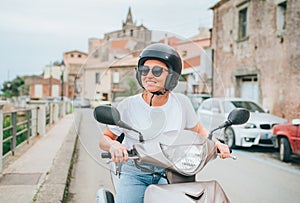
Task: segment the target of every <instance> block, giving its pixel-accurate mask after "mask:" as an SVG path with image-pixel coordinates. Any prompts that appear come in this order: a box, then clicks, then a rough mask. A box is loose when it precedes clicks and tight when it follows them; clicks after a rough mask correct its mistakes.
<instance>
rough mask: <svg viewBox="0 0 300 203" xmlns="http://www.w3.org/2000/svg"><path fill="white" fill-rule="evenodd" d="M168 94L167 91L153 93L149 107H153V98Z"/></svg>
mask: <svg viewBox="0 0 300 203" xmlns="http://www.w3.org/2000/svg"><path fill="white" fill-rule="evenodd" d="M167 92H168V91H167V90H164V91H156V92H151V94H152V96H151V98H150V104H149V105H150V106H152V100H153V97H154V96H155V95H164V94H166V93H167Z"/></svg>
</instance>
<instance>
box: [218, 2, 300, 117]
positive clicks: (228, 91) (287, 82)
mask: <svg viewBox="0 0 300 203" xmlns="http://www.w3.org/2000/svg"><path fill="white" fill-rule="evenodd" d="M212 10H213V12H214V22H213V29H212V49H213V59H214V62H213V66H214V68H213V96H215V97H219V96H226V97H242V98H247V99H252V100H254V101H256V102H258V103H259V104H261V105H262V106H263V107H264V108H267V109H269V110H270V112H271V113H274V114H276V115H278V116H281V117H284V118H288V119H292V118H296V117H298V118H299V117H300V94H298V93H299V92H300V48H299V44H300V31H299V27H300V12H299V10H300V2H299V1H297V0H221V1H219V2H218V3H217V4H216V5H215V6H213V7H212Z"/></svg>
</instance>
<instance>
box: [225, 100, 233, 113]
mask: <svg viewBox="0 0 300 203" xmlns="http://www.w3.org/2000/svg"><path fill="white" fill-rule="evenodd" d="M222 105H223V108H224V112H225V113H229V112H231V111H232V110H233V109H235V108H236V107H235V106H234V104H233V103H232V102H230V101H223V102H222Z"/></svg>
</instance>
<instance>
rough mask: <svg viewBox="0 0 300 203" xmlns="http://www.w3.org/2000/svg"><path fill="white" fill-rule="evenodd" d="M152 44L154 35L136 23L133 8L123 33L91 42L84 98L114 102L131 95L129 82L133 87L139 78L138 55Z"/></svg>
mask: <svg viewBox="0 0 300 203" xmlns="http://www.w3.org/2000/svg"><path fill="white" fill-rule="evenodd" d="M150 43H151V31H150V30H148V29H147V28H146V27H145V26H143V25H136V23H134V22H133V19H132V13H131V8H129V10H128V13H127V16H126V20H125V21H124V22H123V23H122V29H120V30H116V31H113V32H109V33H106V34H105V35H104V38H103V39H97V38H91V39H89V53H88V55H89V56H88V59H87V60H86V63H85V64H84V69H83V71H84V73H83V77H82V96H83V97H86V98H89V99H105V100H109V101H112V100H113V99H114V97H116V96H117V95H119V94H122V93H124V92H126V91H128V88H129V85H128V84H126V82H125V81H128V80H129V83H131V82H130V81H132V78H134V77H135V67H136V64H137V59H138V58H137V57H138V54H136V53H137V52H139V51H141V50H142V49H143V48H144V47H146V46H147V45H149V44H150ZM134 82H135V83H136V81H134ZM121 87H122V88H121ZM124 87H125V88H124ZM127 87H128V88H127Z"/></svg>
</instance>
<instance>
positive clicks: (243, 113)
mask: <svg viewBox="0 0 300 203" xmlns="http://www.w3.org/2000/svg"><path fill="white" fill-rule="evenodd" d="M249 117H250V112H249V111H248V110H247V109H244V108H236V109H234V110H233V111H231V112H230V114H229V115H228V121H229V123H230V124H231V125H240V124H244V123H246V122H247V121H248V119H249Z"/></svg>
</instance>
